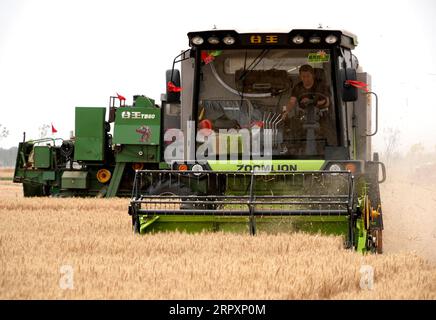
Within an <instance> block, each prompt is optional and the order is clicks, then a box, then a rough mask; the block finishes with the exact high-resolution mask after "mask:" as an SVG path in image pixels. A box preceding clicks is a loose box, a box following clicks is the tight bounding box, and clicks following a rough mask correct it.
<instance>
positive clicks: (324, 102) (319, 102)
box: [316, 99, 327, 108]
mask: <svg viewBox="0 0 436 320" xmlns="http://www.w3.org/2000/svg"><path fill="white" fill-rule="evenodd" d="M326 103H327V100H326V99H323V100H319V101H318V102H317V103H316V105H317V106H318V107H322V106H324V105H325V104H326ZM326 108H327V107H326Z"/></svg>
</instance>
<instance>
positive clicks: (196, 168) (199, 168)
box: [191, 163, 204, 176]
mask: <svg viewBox="0 0 436 320" xmlns="http://www.w3.org/2000/svg"><path fill="white" fill-rule="evenodd" d="M191 170H192V172H193V173H194V174H195V175H197V176H198V175H200V174H201V172H202V171H203V170H204V169H203V167H202V166H201V164H198V163H197V164H194V165H193V166H192V168H191Z"/></svg>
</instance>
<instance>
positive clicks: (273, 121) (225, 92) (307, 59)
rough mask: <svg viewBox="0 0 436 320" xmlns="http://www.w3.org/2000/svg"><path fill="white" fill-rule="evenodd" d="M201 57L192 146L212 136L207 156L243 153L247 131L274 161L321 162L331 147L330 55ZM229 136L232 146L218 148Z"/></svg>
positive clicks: (223, 53)
mask: <svg viewBox="0 0 436 320" xmlns="http://www.w3.org/2000/svg"><path fill="white" fill-rule="evenodd" d="M201 59H202V65H201V77H200V84H199V85H200V86H199V88H200V95H199V104H198V115H197V117H198V118H197V120H198V121H197V123H198V126H197V143H203V142H204V141H205V140H208V139H209V142H210V140H211V137H212V136H213V139H214V141H213V143H211V144H210V146H211V147H210V148H209V151H208V152H209V153H214V154H217V155H218V154H220V153H223V152H227V153H230V154H234V153H238V154H242V153H244V152H247V149H249V148H250V144H246V143H243V142H241V141H240V140H242V139H243V138H244V137H246V136H247V132H248V135H249V137H250V139H253V137H254V136H255V135H256V137H258V138H259V137H260V138H259V139H258V140H259V143H260V146H259V148H257V149H258V151H259V152H260V153H264V152H267V153H269V154H271V156H272V157H273V158H308V157H309V158H310V157H312V158H321V157H323V155H324V152H325V147H326V146H336V145H337V136H336V135H337V133H336V132H337V131H336V124H335V114H334V113H335V105H334V98H333V91H332V76H331V59H330V52H329V50H305V49H302V50H286V49H259V50H258V49H250V50H216V51H202V53H201ZM242 131H243V132H244V134H241V132H242ZM231 137H233V138H235V137H236V141H237V142H236V144H234V145H233V147H228V146H227V147H224V148H223V147H220V144H222V143H223V141H225V142H226V143H227V142H228V141H227V140H228V139H229V138H231ZM255 149H256V148H253V145H251V150H250V151H249V153H250V154H251V155H252V154H253V152H254V151H255ZM257 149H256V150H257ZM267 149H268V151H265V150H267Z"/></svg>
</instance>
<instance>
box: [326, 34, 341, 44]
mask: <svg viewBox="0 0 436 320" xmlns="http://www.w3.org/2000/svg"><path fill="white" fill-rule="evenodd" d="M336 41H338V37H336V36H334V35H332V34H331V35H329V36H327V37H326V38H325V42H327V43H328V44H333V43H335V42H336Z"/></svg>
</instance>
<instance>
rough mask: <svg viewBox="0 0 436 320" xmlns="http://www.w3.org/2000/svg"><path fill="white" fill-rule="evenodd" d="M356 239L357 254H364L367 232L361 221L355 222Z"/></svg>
mask: <svg viewBox="0 0 436 320" xmlns="http://www.w3.org/2000/svg"><path fill="white" fill-rule="evenodd" d="M356 230H357V234H356V238H357V246H356V250H357V252H361V253H365V252H366V251H367V248H366V240H367V237H368V235H367V231H366V230H365V226H364V222H363V219H357V221H356Z"/></svg>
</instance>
